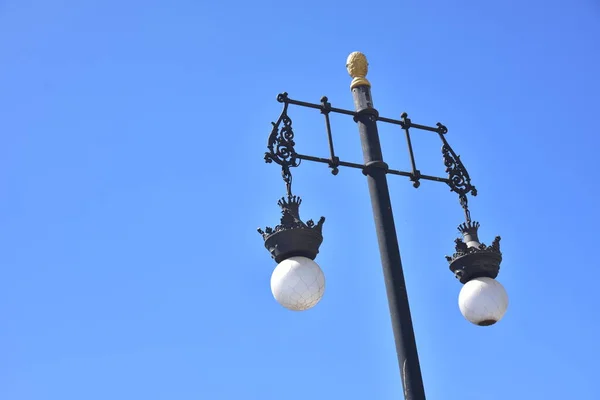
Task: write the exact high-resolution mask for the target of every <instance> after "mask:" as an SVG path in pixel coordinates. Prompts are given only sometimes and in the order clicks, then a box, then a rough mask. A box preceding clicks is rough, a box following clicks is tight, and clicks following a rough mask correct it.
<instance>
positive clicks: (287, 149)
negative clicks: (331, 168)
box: [265, 93, 301, 197]
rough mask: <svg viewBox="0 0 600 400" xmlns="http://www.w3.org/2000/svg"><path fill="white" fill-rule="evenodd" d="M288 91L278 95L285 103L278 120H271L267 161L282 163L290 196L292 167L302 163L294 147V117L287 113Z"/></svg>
mask: <svg viewBox="0 0 600 400" xmlns="http://www.w3.org/2000/svg"><path fill="white" fill-rule="evenodd" d="M287 99H288V98H287V93H281V94H279V95H278V96H277V101H278V102H280V103H283V110H282V111H281V115H279V118H278V119H277V122H271V124H272V125H273V129H272V130H271V134H270V135H269V141H268V143H267V148H268V149H269V151H267V152H265V162H267V163H272V162H275V163H277V164H279V165H281V175H282V177H283V181H284V182H285V184H286V188H287V195H288V197H290V196H292V173H291V171H290V168H293V167H297V166H299V165H300V161H301V160H300V159H299V158H298V155H297V153H296V150H295V149H294V146H295V145H296V143H295V142H294V131H293V129H292V119H291V118H290V117H289V116H288V115H287V109H288V105H289V103H288V101H287Z"/></svg>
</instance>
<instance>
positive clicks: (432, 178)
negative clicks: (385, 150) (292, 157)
mask: <svg viewBox="0 0 600 400" xmlns="http://www.w3.org/2000/svg"><path fill="white" fill-rule="evenodd" d="M296 157H297V158H299V159H300V160H306V161H314V162H319V163H323V164H327V165H329V166H330V167H336V166H342V167H350V168H357V169H364V168H365V166H364V165H363V164H357V163H351V162H346V161H340V160H337V161H335V162H334V161H333V160H330V159H329V158H322V157H313V156H307V155H304V154H296ZM387 173H388V174H392V175H400V176H406V177H408V178H416V177H415V176H414V175H413V174H411V173H410V172H404V171H398V170H395V169H389V170H388V171H387ZM418 179H425V180H427V181H434V182H443V183H445V184H450V180H449V179H447V178H439V177H437V176H430V175H421V174H419V176H418Z"/></svg>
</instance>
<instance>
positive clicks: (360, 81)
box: [346, 51, 371, 89]
mask: <svg viewBox="0 0 600 400" xmlns="http://www.w3.org/2000/svg"><path fill="white" fill-rule="evenodd" d="M346 69H347V70H348V73H349V74H350V76H351V77H352V83H350V89H354V88H355V87H358V86H369V87H371V83H370V82H369V80H368V79H367V78H366V76H367V73H368V72H369V63H368V62H367V57H365V55H364V54H363V53H361V52H360V51H355V52H354V53H350V55H349V56H348V59H347V60H346Z"/></svg>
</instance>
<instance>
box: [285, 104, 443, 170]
mask: <svg viewBox="0 0 600 400" xmlns="http://www.w3.org/2000/svg"><path fill="white" fill-rule="evenodd" d="M280 102H282V103H287V104H292V105H296V106H301V107H307V108H313V109H315V110H320V111H321V112H334V113H338V114H344V115H351V116H353V117H355V116H357V115H359V113H357V112H355V111H350V110H344V109H343V108H336V107H327V106H325V105H323V104H314V103H308V102H306V101H299V100H293V99H290V98H289V97H287V96H286V97H284V98H282V99H281V100H280ZM376 118H377V121H381V122H387V123H389V124H394V125H399V126H400V127H402V128H403V129H406V128H416V129H421V130H424V131H429V132H436V133H442V134H444V133H446V132H445V130H444V129H445V128H443V127H440V126H437V127H433V126H426V125H421V124H414V123H413V122H412V121H410V120H406V121H401V120H399V119H393V118H386V117H380V116H377V117H376ZM340 165H341V164H340Z"/></svg>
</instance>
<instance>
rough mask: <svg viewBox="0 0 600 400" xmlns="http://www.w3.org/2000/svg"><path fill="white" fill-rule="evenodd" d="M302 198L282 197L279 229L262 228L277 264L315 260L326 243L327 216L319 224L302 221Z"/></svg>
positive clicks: (261, 231) (266, 243) (261, 232)
mask: <svg viewBox="0 0 600 400" xmlns="http://www.w3.org/2000/svg"><path fill="white" fill-rule="evenodd" d="M301 203H302V199H300V197H298V196H288V197H287V200H286V198H285V197H283V198H281V199H280V200H279V201H278V202H277V204H278V205H279V207H281V221H280V223H279V225H277V226H275V228H271V227H266V228H265V230H264V231H263V230H262V229H260V228H258V229H257V231H258V233H260V234H261V235H262V237H263V239H264V241H265V247H266V248H267V250H269V252H270V253H271V256H272V257H273V258H274V259H275V261H276V262H281V261H282V260H285V259H286V258H289V257H294V256H303V257H308V258H310V259H313V260H314V259H315V257H316V256H317V254H318V253H319V246H320V245H321V242H322V241H323V235H322V229H323V223H324V222H325V217H321V218H320V219H319V221H318V222H317V223H316V224H315V222H314V221H313V220H308V221H307V222H306V223H304V222H302V220H301V219H300V204H301Z"/></svg>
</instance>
